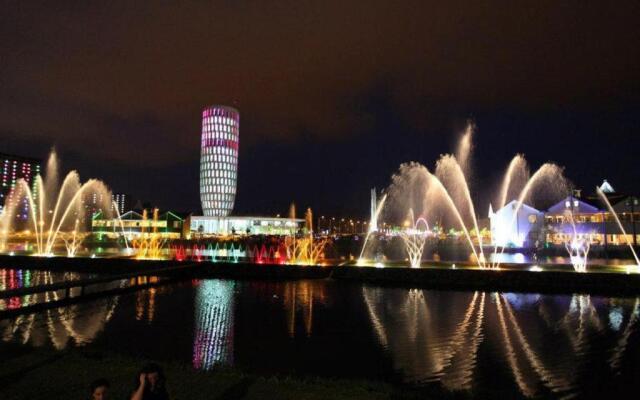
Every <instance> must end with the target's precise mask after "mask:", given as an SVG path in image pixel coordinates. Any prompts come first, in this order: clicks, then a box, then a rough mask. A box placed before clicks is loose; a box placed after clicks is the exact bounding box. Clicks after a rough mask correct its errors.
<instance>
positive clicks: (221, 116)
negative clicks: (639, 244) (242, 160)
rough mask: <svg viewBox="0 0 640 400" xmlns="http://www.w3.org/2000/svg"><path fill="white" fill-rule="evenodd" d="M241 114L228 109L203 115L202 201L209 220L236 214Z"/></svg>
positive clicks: (213, 108) (208, 110)
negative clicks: (232, 212) (234, 212)
mask: <svg viewBox="0 0 640 400" xmlns="http://www.w3.org/2000/svg"><path fill="white" fill-rule="evenodd" d="M239 139H240V113H239V112H238V110H236V109H235V108H232V107H227V106H211V107H207V108H205V109H204V111H203V112H202V137H201V153H200V201H201V204H202V212H203V214H204V215H205V216H207V217H226V216H228V215H229V214H230V213H231V211H232V210H233V204H234V202H235V196H236V185H237V179H238V148H239Z"/></svg>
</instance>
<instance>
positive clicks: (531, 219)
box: [489, 200, 544, 248]
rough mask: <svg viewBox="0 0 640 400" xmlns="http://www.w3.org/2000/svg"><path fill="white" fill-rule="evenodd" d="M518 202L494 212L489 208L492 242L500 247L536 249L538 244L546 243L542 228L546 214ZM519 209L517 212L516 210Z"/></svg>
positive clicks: (513, 201) (512, 202)
mask: <svg viewBox="0 0 640 400" xmlns="http://www.w3.org/2000/svg"><path fill="white" fill-rule="evenodd" d="M517 205H518V202H517V201H516V200H512V201H511V202H510V203H508V204H507V205H505V206H504V207H502V208H501V209H499V210H498V211H497V212H493V209H492V208H491V206H489V221H490V225H491V241H492V244H493V245H494V246H500V247H518V248H522V247H534V246H536V242H538V244H540V243H541V242H543V241H544V236H541V234H542V228H543V226H544V213H543V212H541V211H538V210H536V209H535V208H533V207H531V206H528V205H526V204H522V205H521V206H520V208H518V207H517ZM516 209H517V210H516Z"/></svg>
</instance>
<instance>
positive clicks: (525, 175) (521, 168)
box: [497, 154, 530, 210]
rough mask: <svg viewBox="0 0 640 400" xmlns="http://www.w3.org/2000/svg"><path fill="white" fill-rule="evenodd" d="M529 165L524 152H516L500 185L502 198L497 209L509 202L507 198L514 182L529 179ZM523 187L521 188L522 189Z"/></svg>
mask: <svg viewBox="0 0 640 400" xmlns="http://www.w3.org/2000/svg"><path fill="white" fill-rule="evenodd" d="M529 177H530V176H529V166H528V165H527V160H526V159H525V158H524V156H523V155H522V154H516V156H515V157H513V159H511V162H510V163H509V167H508V168H507V172H506V173H505V174H504V178H503V179H502V186H501V187H500V199H499V200H498V207H497V209H498V210H499V209H501V208H502V207H504V206H505V205H506V204H507V199H508V196H509V193H510V192H511V190H510V189H511V187H512V185H514V183H518V182H517V181H518V180H519V179H524V182H525V184H526V181H528V180H529ZM521 190H522V189H520V191H521Z"/></svg>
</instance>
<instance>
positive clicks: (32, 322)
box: [0, 293, 118, 350]
mask: <svg viewBox="0 0 640 400" xmlns="http://www.w3.org/2000/svg"><path fill="white" fill-rule="evenodd" d="M37 296H40V295H39V294H38V295H34V296H30V297H31V298H32V299H33V298H34V297H37ZM42 296H55V293H54V294H53V295H50V294H43V295H42ZM37 301H39V300H37V299H34V302H37ZM117 305H118V297H117V296H114V297H111V298H105V299H101V300H99V301H97V302H95V303H92V304H90V305H89V304H82V305H80V304H79V305H72V306H68V307H64V308H57V309H52V310H46V311H43V312H41V313H37V314H28V315H21V316H18V317H16V318H15V319H12V320H2V321H0V335H1V337H2V340H3V341H5V342H17V343H21V344H30V345H32V346H35V347H41V346H45V345H47V344H49V343H50V344H51V345H52V346H53V347H54V348H55V349H57V350H62V349H64V348H65V347H67V346H68V344H69V342H70V341H71V340H72V341H73V344H74V345H84V344H87V343H91V342H92V341H93V340H94V339H95V338H96V337H97V336H98V334H99V333H100V332H101V331H102V330H103V329H104V327H105V325H106V324H107V322H109V321H110V320H111V318H112V316H113V313H114V311H115V309H116V306H117Z"/></svg>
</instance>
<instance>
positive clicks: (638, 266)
mask: <svg viewBox="0 0 640 400" xmlns="http://www.w3.org/2000/svg"><path fill="white" fill-rule="evenodd" d="M596 193H598V196H600V198H601V199H602V201H603V202H604V203H605V204H606V205H607V208H608V209H609V212H611V215H613V217H614V218H615V220H616V223H617V224H618V227H619V228H620V231H621V232H622V234H623V235H624V238H625V240H626V241H627V244H628V245H629V248H630V249H631V253H632V254H633V258H634V259H635V260H636V271H637V272H640V259H638V255H637V254H636V250H635V249H634V248H633V242H631V241H629V239H628V236H627V232H626V231H625V229H624V226H622V222H620V218H618V214H617V213H616V212H615V210H614V209H613V207H612V206H611V203H610V202H609V199H608V198H607V196H606V195H605V194H604V193H603V192H602V190H601V189H600V188H599V187H596Z"/></svg>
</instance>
